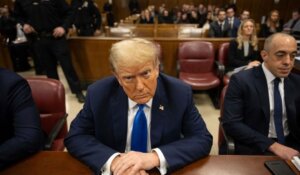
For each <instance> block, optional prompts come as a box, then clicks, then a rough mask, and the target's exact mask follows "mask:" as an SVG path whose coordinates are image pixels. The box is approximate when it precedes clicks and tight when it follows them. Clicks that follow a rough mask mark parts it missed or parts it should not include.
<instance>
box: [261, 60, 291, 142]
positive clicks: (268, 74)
mask: <svg viewBox="0 0 300 175" xmlns="http://www.w3.org/2000/svg"><path fill="white" fill-rule="evenodd" d="M262 68H263V71H264V74H265V76H266V79H267V84H268V93H269V104H270V123H269V134H268V137H269V138H277V134H276V130H275V123H274V79H275V78H276V77H275V76H274V75H273V74H272V73H271V72H270V71H269V70H268V69H267V68H266V66H265V64H264V63H263V64H262ZM280 79H281V82H280V83H279V87H278V88H279V93H280V96H281V101H282V123H283V132H284V136H287V135H288V134H289V133H290V131H289V128H288V123H287V116H286V107H285V101H284V100H283V99H284V78H280Z"/></svg>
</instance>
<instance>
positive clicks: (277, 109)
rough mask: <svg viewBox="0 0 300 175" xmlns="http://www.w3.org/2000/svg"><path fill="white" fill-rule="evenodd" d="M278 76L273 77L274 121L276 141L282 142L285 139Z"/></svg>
mask: <svg viewBox="0 0 300 175" xmlns="http://www.w3.org/2000/svg"><path fill="white" fill-rule="evenodd" d="M279 82H281V80H280V78H275V79H274V123H275V130H276V134H277V139H278V142H279V143H281V144H283V143H284V141H285V138H284V133H283V125H282V101H281V96H280V93H279V88H278V85H279Z"/></svg>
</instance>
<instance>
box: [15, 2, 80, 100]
mask: <svg viewBox="0 0 300 175" xmlns="http://www.w3.org/2000/svg"><path fill="white" fill-rule="evenodd" d="M15 15H16V18H17V20H18V22H19V23H20V24H21V25H22V26H23V31H24V33H25V34H27V35H30V36H31V37H32V44H33V48H34V52H35V53H36V55H37V57H38V59H39V60H40V61H41V62H42V63H43V66H44V67H45V69H46V74H47V77H48V78H53V79H57V80H58V79H59V76H58V72H57V63H58V62H59V63H60V65H61V67H62V70H63V72H64V74H65V76H66V79H67V82H68V84H69V86H70V89H71V91H72V93H74V94H76V97H77V99H78V101H79V102H81V103H83V102H84V100H85V97H84V95H83V94H82V90H81V87H80V82H79V79H78V77H77V74H76V72H75V70H74V67H73V64H72V61H71V54H70V49H69V47H68V43H67V40H66V34H67V32H68V29H69V28H70V27H71V24H72V22H73V13H72V11H71V8H70V7H69V5H68V4H67V2H66V1H65V0H49V1H39V0H16V2H15Z"/></svg>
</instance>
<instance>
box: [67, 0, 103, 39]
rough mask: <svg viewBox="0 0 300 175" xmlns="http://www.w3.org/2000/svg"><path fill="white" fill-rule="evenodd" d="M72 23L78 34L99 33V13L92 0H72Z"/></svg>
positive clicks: (90, 34) (92, 34)
mask: <svg viewBox="0 0 300 175" xmlns="http://www.w3.org/2000/svg"><path fill="white" fill-rule="evenodd" d="M71 7H72V9H73V11H74V25H75V27H76V31H77V34H78V35H79V36H96V35H99V34H100V27H101V15H100V13H99V10H98V8H97V5H96V4H95V3H94V2H93V0H72V2H71Z"/></svg>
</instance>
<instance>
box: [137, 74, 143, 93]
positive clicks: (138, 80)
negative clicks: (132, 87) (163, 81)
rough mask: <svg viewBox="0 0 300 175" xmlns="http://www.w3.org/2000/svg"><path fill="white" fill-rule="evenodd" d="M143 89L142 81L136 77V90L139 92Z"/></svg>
mask: <svg viewBox="0 0 300 175" xmlns="http://www.w3.org/2000/svg"><path fill="white" fill-rule="evenodd" d="M144 87H145V86H144V82H143V79H142V78H140V77H137V78H136V89H137V90H139V91H141V90H143V89H144Z"/></svg>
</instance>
